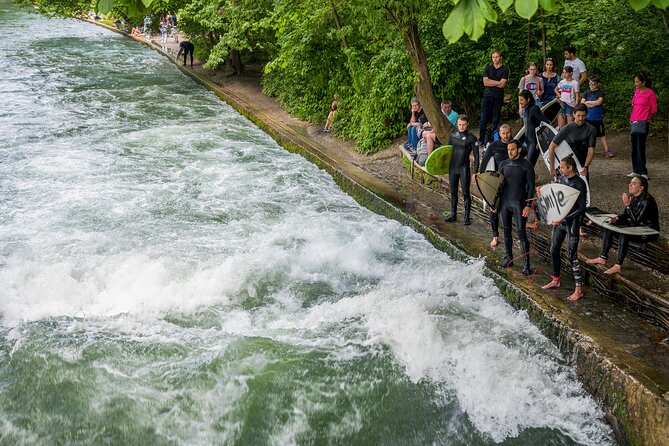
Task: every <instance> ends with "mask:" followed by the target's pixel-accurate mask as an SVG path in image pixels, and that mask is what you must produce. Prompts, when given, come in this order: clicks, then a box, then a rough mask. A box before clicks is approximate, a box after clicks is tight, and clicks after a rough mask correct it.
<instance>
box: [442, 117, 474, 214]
mask: <svg viewBox="0 0 669 446" xmlns="http://www.w3.org/2000/svg"><path fill="white" fill-rule="evenodd" d="M457 122H458V131H457V132H455V133H451V136H450V138H449V139H448V144H449V145H451V146H453V155H452V156H451V168H450V172H449V174H448V186H449V187H450V189H451V213H450V214H448V215H447V216H445V217H444V221H446V222H453V221H456V220H457V215H458V214H457V210H458V181H459V182H460V184H461V185H462V196H463V198H464V204H465V220H464V225H465V226H469V225H470V224H472V223H471V220H470V219H469V214H470V211H471V208H472V196H471V195H470V193H469V188H470V185H471V181H472V178H471V176H472V174H471V172H472V170H471V169H470V167H469V155H471V154H472V153H473V154H474V169H473V170H474V172H478V170H479V143H478V141H477V140H476V137H475V136H474V135H472V134H471V133H470V132H469V117H468V116H467V115H460V116H458V121H457Z"/></svg>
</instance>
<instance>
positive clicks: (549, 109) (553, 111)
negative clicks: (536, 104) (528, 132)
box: [514, 98, 562, 145]
mask: <svg viewBox="0 0 669 446" xmlns="http://www.w3.org/2000/svg"><path fill="white" fill-rule="evenodd" d="M561 109H562V105H561V104H560V101H559V100H558V98H555V99H553V100H552V101H550V102H549V103H547V104H546V105H544V106H542V107H541V112H542V113H543V114H544V116H545V117H546V119H548V120H549V121H550V122H553V121H555V118H557V115H558V114H559V113H560V110H561ZM514 139H516V140H517V141H519V142H520V144H521V145H523V144H525V126H523V127H522V128H521V129H520V130H519V131H518V133H516V136H515V138H514Z"/></svg>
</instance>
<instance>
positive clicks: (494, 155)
mask: <svg viewBox="0 0 669 446" xmlns="http://www.w3.org/2000/svg"><path fill="white" fill-rule="evenodd" d="M490 159H494V160H495V163H494V164H495V165H494V166H493V170H495V171H496V170H497V168H498V167H499V165H500V164H501V163H502V161H504V160H508V159H509V152H507V150H506V143H505V142H503V141H502V140H501V139H498V140H497V141H494V142H492V143H490V144H488V147H487V148H486V149H485V153H484V154H483V160H482V161H481V167H480V169H479V171H480V172H483V171H485V170H486V168H487V167H488V162H489V161H490ZM490 226H491V228H492V236H493V237H499V213H497V212H490Z"/></svg>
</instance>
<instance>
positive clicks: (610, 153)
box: [604, 150, 616, 158]
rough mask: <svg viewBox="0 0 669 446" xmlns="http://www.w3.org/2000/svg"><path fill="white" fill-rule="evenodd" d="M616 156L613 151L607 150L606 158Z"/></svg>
mask: <svg viewBox="0 0 669 446" xmlns="http://www.w3.org/2000/svg"><path fill="white" fill-rule="evenodd" d="M614 156H616V154H615V153H613V150H607V151H606V152H604V158H613V157H614Z"/></svg>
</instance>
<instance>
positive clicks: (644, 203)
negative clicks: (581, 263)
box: [599, 194, 660, 265]
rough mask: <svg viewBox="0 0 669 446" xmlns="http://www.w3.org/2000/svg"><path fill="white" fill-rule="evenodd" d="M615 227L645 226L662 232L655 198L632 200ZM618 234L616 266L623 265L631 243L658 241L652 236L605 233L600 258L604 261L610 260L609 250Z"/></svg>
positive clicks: (644, 197) (642, 196)
mask: <svg viewBox="0 0 669 446" xmlns="http://www.w3.org/2000/svg"><path fill="white" fill-rule="evenodd" d="M615 225H627V226H638V225H644V226H648V227H651V228H653V229H655V230H657V231H659V230H660V215H659V212H658V209H657V203H656V202H655V198H653V196H652V195H650V194H641V195H639V196H638V197H634V198H632V203H631V204H630V205H629V206H625V212H623V213H622V214H621V215H619V216H618V221H616V223H615ZM615 234H618V236H619V239H618V256H617V257H616V264H618V265H622V264H623V260H625V256H626V255H627V250H628V248H629V243H630V242H652V241H655V240H657V239H658V237H659V236H658V235H651V236H647V237H640V236H634V235H627V234H619V233H616V232H613V231H610V230H608V229H607V230H606V232H604V238H603V240H602V252H601V253H600V254H599V257H601V258H603V259H608V258H609V250H610V249H611V246H612V245H613V236H614V235H615Z"/></svg>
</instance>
